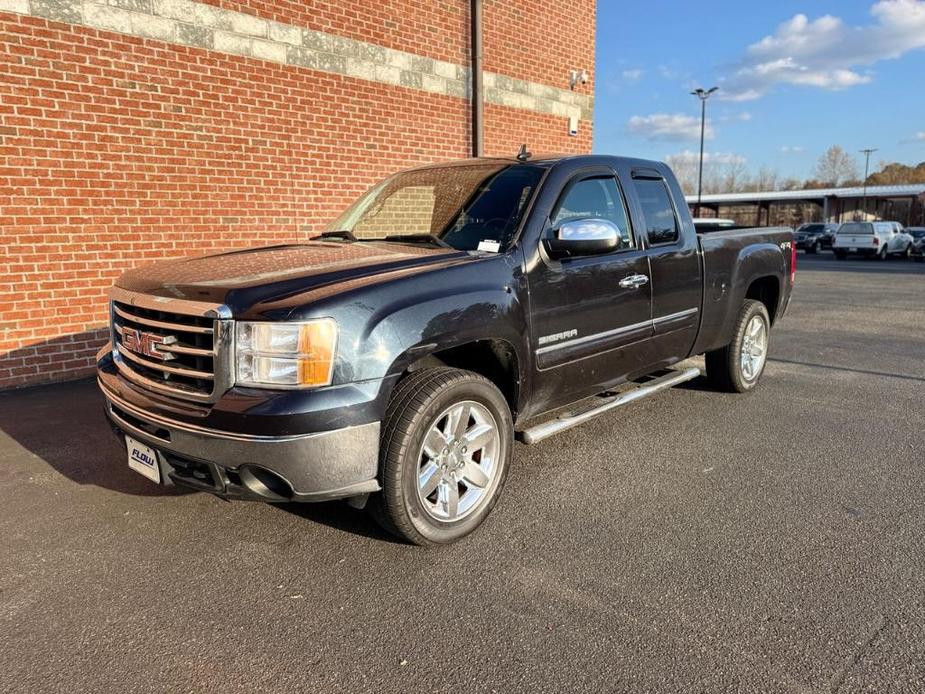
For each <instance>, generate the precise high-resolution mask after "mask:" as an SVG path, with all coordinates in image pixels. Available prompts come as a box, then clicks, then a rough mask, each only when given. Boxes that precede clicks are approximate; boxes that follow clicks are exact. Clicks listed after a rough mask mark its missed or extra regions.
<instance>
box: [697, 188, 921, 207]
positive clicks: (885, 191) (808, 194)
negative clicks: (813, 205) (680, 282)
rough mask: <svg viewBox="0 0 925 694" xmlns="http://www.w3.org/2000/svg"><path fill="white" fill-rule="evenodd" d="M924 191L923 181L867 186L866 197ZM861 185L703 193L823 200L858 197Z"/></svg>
mask: <svg viewBox="0 0 925 694" xmlns="http://www.w3.org/2000/svg"><path fill="white" fill-rule="evenodd" d="M923 194H925V183H916V184H912V185H901V186H867V197H868V198H903V197H905V198H909V197H915V196H918V195H923ZM863 196H864V188H862V187H861V186H855V187H852V188H816V189H813V190H774V191H767V192H761V193H711V194H709V195H703V196H702V197H701V201H702V203H703V204H704V205H716V204H720V205H722V204H748V203H757V202H786V201H793V202H796V201H800V200H822V199H824V198H860V197H863ZM685 199H686V200H687V202H688V203H690V204H696V203H697V196H696V195H687V196H685Z"/></svg>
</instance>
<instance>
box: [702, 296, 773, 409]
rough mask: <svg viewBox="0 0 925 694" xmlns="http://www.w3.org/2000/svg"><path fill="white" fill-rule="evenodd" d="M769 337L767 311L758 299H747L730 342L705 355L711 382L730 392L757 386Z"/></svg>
mask: <svg viewBox="0 0 925 694" xmlns="http://www.w3.org/2000/svg"><path fill="white" fill-rule="evenodd" d="M770 336H771V320H770V318H769V317H768V310H767V309H766V308H765V306H764V304H763V303H761V302H760V301H754V300H753V299H746V300H745V301H744V302H743V304H742V308H741V309H740V310H739V315H738V317H737V318H736V323H735V331H734V332H733V337H732V342H730V343H729V344H728V345H726V346H725V347H722V348H720V349H717V350H714V351H712V352H707V353H706V354H705V355H704V356H705V359H706V365H707V381H708V382H709V383H710V385H711V386H713V387H714V388H716V389H717V390H722V391H726V392H729V393H746V392H748V391H750V390H752V389H753V388H754V387H755V386H757V385H758V381H760V380H761V375H762V374H763V373H764V366H765V364H766V363H767V355H768V347H769V339H770Z"/></svg>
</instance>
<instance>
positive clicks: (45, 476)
mask: <svg viewBox="0 0 925 694" xmlns="http://www.w3.org/2000/svg"><path fill="white" fill-rule="evenodd" d="M799 267H800V270H799V273H798V284H797V288H796V290H795V294H794V299H793V303H792V305H791V308H790V312H789V314H788V315H787V317H786V318H785V319H784V321H783V322H782V323H781V324H780V325H779V326H778V327H777V329H775V331H774V332H773V334H772V348H771V361H770V362H769V364H768V367H767V371H766V373H765V376H764V381H763V382H762V384H761V387H760V388H758V390H757V391H755V392H754V393H752V394H749V395H747V396H736V395H726V394H719V393H713V392H710V391H708V390H706V389H705V388H704V386H703V385H702V384H700V382H699V381H694V382H693V383H692V384H689V386H688V387H682V388H677V389H674V390H672V391H669V392H666V393H663V394H661V395H660V396H659V397H656V398H653V399H650V400H648V401H644V402H642V403H639V404H638V405H635V406H633V407H630V408H626V409H623V410H621V411H617V412H614V413H611V414H610V415H606V416H604V417H601V418H598V419H596V420H594V421H592V422H591V423H589V424H587V425H585V426H582V427H580V428H578V429H575V430H572V431H569V432H566V433H564V434H561V435H559V436H558V437H555V438H553V439H550V440H548V441H545V442H543V443H541V444H539V445H537V446H533V447H525V446H523V445H518V448H517V450H516V452H515V463H514V468H513V470H512V473H511V475H510V477H509V478H508V482H507V487H506V489H505V493H504V495H503V498H502V500H501V502H500V503H499V504H498V506H497V508H496V510H495V512H494V514H493V515H492V517H491V518H490V519H489V520H488V522H487V523H486V524H485V525H484V526H483V527H482V528H481V529H480V530H479V531H478V532H477V533H476V534H475V535H473V536H471V537H470V538H468V539H467V540H465V541H463V542H462V543H460V544H457V545H454V546H451V547H446V548H442V549H437V550H423V549H419V548H414V547H409V546H405V545H402V544H397V543H395V542H393V541H392V540H391V539H390V538H388V537H387V536H385V535H383V534H382V533H381V532H380V531H379V530H378V529H377V528H376V527H375V526H374V525H372V523H371V521H368V520H367V519H366V517H365V516H364V515H363V514H362V513H358V512H356V511H354V510H352V509H350V508H348V507H346V506H345V505H342V504H326V505H321V506H306V507H299V506H286V507H272V506H267V505H261V504H256V503H226V502H223V501H220V500H218V499H215V498H213V497H210V496H207V495H203V494H176V493H166V492H164V491H162V490H161V489H159V488H157V487H153V486H151V485H150V483H148V482H147V481H146V480H144V479H143V478H141V477H140V476H138V475H136V474H135V473H134V472H131V471H130V470H129V469H128V468H127V467H126V464H125V461H124V455H123V453H122V451H121V449H120V448H119V446H118V445H117V443H116V441H115V440H114V439H113V438H112V436H111V435H110V433H109V430H108V428H107V425H106V423H105V421H104V419H103V416H102V412H101V404H102V401H101V397H100V396H99V395H98V394H97V392H96V390H95V385H94V383H93V382H92V381H82V382H77V383H71V384H66V385H59V386H54V387H44V388H34V389H30V390H24V391H19V392H13V393H6V394H2V395H0V469H2V470H3V474H2V475H0V634H2V635H3V636H2V644H3V647H2V648H0V690H2V691H9V692H29V693H35V692H44V691H49V692H51V691H55V692H57V691H75V692H77V691H118V692H152V691H189V692H239V691H240V692H245V691H247V692H250V691H258V690H259V691H295V690H299V691H311V692H323V691H396V692H411V691H422V692H423V691H427V692H429V691H434V692H443V691H449V690H456V689H462V688H463V687H465V688H467V689H469V690H471V691H476V692H481V691H486V692H487V691H498V692H515V691H518V692H519V691H524V692H540V691H550V692H564V691H582V692H591V691H608V692H619V691H664V692H693V691H708V692H721V691H743V692H764V691H768V692H862V691H869V692H887V691H889V692H921V691H923V689H925V468H923V461H925V421H923V415H925V265H923V264H919V263H911V262H903V261H887V262H876V261H860V260H859V261H846V262H837V261H835V260H834V259H833V258H832V256H831V255H830V254H828V253H826V254H824V255H822V256H819V257H806V256H804V255H802V254H801V255H800V258H799Z"/></svg>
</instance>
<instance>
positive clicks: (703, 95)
mask: <svg viewBox="0 0 925 694" xmlns="http://www.w3.org/2000/svg"><path fill="white" fill-rule="evenodd" d="M718 89H719V87H710V88H709V89H702V88H700V87H698V88H697V89H695V90H694V91H692V92H691V94H692V95H694V96H696V97H697V98H698V99H700V171H699V173H698V174H697V211H696V212H695V214H694V216H695V217H699V216H700V199H701V197H703V138H704V135H705V133H706V128H707V99H709V98H710V97H711V96H712V95H713V92H715V91H717V90H718Z"/></svg>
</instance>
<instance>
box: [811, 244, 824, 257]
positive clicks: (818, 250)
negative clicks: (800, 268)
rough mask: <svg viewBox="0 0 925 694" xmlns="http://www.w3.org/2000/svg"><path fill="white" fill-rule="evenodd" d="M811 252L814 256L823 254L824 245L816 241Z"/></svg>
mask: <svg viewBox="0 0 925 694" xmlns="http://www.w3.org/2000/svg"><path fill="white" fill-rule="evenodd" d="M809 252H810V253H812V254H813V255H817V254H818V253H821V252H822V243H821V242H819V241H816V243H814V244H813V245H812V250H810V251H809Z"/></svg>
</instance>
